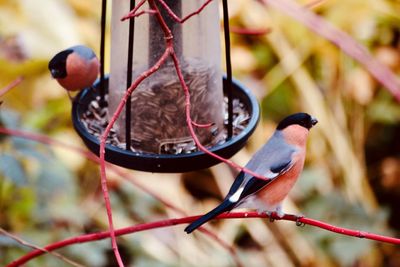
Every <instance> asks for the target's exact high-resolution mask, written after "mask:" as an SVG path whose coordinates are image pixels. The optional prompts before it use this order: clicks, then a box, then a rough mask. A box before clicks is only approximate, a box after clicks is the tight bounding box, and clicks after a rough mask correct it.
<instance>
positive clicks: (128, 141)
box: [125, 0, 135, 150]
mask: <svg viewBox="0 0 400 267" xmlns="http://www.w3.org/2000/svg"><path fill="white" fill-rule="evenodd" d="M134 8H135V0H131V5H130V10H132V9H134ZM134 32H135V18H131V19H130V20H129V43H128V63H127V64H128V66H127V75H126V88H127V90H128V88H129V87H130V86H131V83H132V64H133V43H134ZM131 120H132V119H131V96H129V98H128V100H127V101H126V104H125V142H126V150H130V149H131Z"/></svg>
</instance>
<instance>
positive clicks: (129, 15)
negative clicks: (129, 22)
mask: <svg viewBox="0 0 400 267" xmlns="http://www.w3.org/2000/svg"><path fill="white" fill-rule="evenodd" d="M146 1H147V0H141V1H140V2H139V3H138V4H137V5H136V6H135V8H134V9H132V10H131V12H129V13H128V14H127V15H126V16H124V17H122V18H121V21H124V20H126V19H129V18H134V17H135V16H136V15H135V14H136V12H137V11H138V10H139V8H140V7H141V6H143V4H144V3H146Z"/></svg>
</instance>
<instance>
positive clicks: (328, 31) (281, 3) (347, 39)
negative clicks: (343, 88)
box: [259, 0, 400, 102]
mask: <svg viewBox="0 0 400 267" xmlns="http://www.w3.org/2000/svg"><path fill="white" fill-rule="evenodd" d="M259 1H261V2H262V3H264V4H265V5H268V6H273V7H275V8H277V9H279V10H280V11H282V12H284V13H286V14H287V15H289V16H290V17H292V18H294V19H296V20H298V21H299V22H301V23H303V24H304V25H305V26H306V27H308V28H309V29H310V30H312V31H314V32H315V33H317V34H318V35H320V36H322V37H324V38H325V39H327V40H329V41H331V42H332V43H333V44H335V45H336V46H337V47H339V48H340V49H342V50H343V52H345V53H346V54H347V55H349V56H350V57H352V58H354V59H355V60H357V61H358V62H359V63H361V64H362V65H363V66H364V67H365V68H366V69H367V70H368V71H369V73H371V75H372V76H374V77H375V79H376V80H377V81H379V82H380V83H381V84H382V85H384V86H385V87H386V88H387V90H388V91H389V92H390V93H391V94H392V95H393V96H394V98H395V99H396V100H397V101H398V102H400V79H399V78H398V77H397V76H396V75H395V74H394V73H393V72H392V71H391V70H390V69H389V68H388V67H386V66H385V65H384V64H382V63H380V62H379V61H378V60H377V59H375V58H374V57H373V56H372V55H371V54H370V53H369V52H368V49H367V48H365V47H364V46H363V45H361V44H359V43H358V42H357V41H355V40H354V39H353V38H352V37H351V36H350V35H349V34H347V33H345V32H343V31H341V30H339V29H338V28H336V27H335V26H334V25H332V24H331V23H329V22H328V21H326V20H324V19H323V18H321V17H320V16H318V15H317V14H315V13H313V12H312V11H310V10H309V9H308V8H305V7H303V6H301V5H299V4H298V3H296V2H295V1H291V0H259Z"/></svg>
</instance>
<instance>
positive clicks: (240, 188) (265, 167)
mask: <svg viewBox="0 0 400 267" xmlns="http://www.w3.org/2000/svg"><path fill="white" fill-rule="evenodd" d="M272 141H273V140H272ZM295 152H296V148H294V147H292V146H290V145H287V144H286V143H282V142H278V143H274V142H268V143H267V144H266V145H265V146H264V147H263V148H261V149H260V150H259V151H258V152H257V153H256V154H255V155H254V156H253V158H252V159H251V160H250V161H249V163H248V164H247V165H246V168H248V169H250V170H252V171H254V172H256V173H258V174H260V175H263V176H264V177H266V178H267V179H268V180H263V179H259V178H256V177H254V176H252V175H249V174H247V173H243V174H241V178H240V179H238V178H239V176H238V178H236V180H235V183H234V184H233V185H232V187H231V189H230V190H229V194H228V196H229V198H230V200H231V201H232V202H239V201H240V200H242V199H244V198H245V197H247V196H249V195H251V194H253V193H255V192H257V191H258V190H260V189H262V188H263V187H264V186H266V185H267V184H269V183H271V182H272V181H273V180H274V179H275V178H276V177H277V176H279V175H280V174H282V173H284V172H286V171H288V170H289V169H290V168H291V167H292V166H293V165H294V162H293V160H292V158H293V154H294V153H295Z"/></svg>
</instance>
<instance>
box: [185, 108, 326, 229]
mask: <svg viewBox="0 0 400 267" xmlns="http://www.w3.org/2000/svg"><path fill="white" fill-rule="evenodd" d="M317 122H318V121H317V119H315V118H314V117H312V116H310V115H309V114H307V113H296V114H293V115H290V116H288V117H286V118H284V119H283V120H282V121H281V122H280V123H279V124H278V126H277V128H276V130H275V132H274V134H273V135H272V137H271V138H270V139H269V140H268V142H267V143H266V144H265V145H264V146H263V147H262V148H261V149H260V150H258V151H257V152H256V153H255V155H254V156H253V157H252V159H251V160H250V161H249V162H248V163H247V164H246V167H245V168H247V169H249V170H251V171H253V172H255V173H257V174H260V175H262V176H264V177H265V178H267V180H263V179H259V178H256V177H254V176H252V175H250V174H247V173H245V172H243V171H242V172H240V173H239V174H238V176H237V177H236V179H235V181H234V182H233V184H232V186H231V188H230V189H229V192H228V195H227V196H226V197H225V198H224V200H223V201H222V203H221V204H220V205H219V206H217V207H216V208H215V209H213V210H211V211H210V212H208V213H207V214H205V215H203V216H202V217H200V218H199V219H197V220H196V221H194V222H193V223H191V224H190V225H188V226H187V227H186V228H185V232H186V233H188V234H190V233H191V232H193V231H194V230H196V229H197V228H198V227H200V226H201V225H203V224H204V223H206V222H207V221H209V220H211V219H213V218H214V217H216V216H218V215H219V214H221V213H223V212H226V211H228V212H229V211H230V210H232V209H233V208H250V209H256V210H257V211H258V212H260V213H261V212H266V213H267V214H269V215H270V214H271V213H272V212H276V214H277V215H278V216H279V217H280V218H282V217H283V216H284V214H285V213H284V212H283V211H282V207H281V204H282V201H283V199H284V198H285V197H286V196H287V194H288V193H289V191H290V189H291V188H292V187H293V185H294V184H295V182H296V180H297V178H298V177H299V174H300V173H301V171H302V170H303V165H304V159H305V154H306V141H307V136H308V133H309V130H310V129H311V128H312V127H313V126H314V125H315V124H317Z"/></svg>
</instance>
